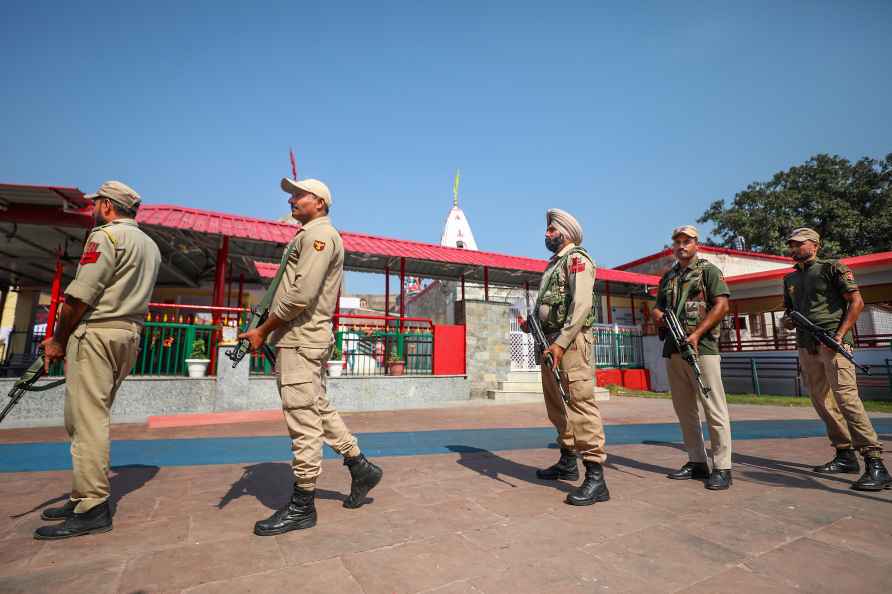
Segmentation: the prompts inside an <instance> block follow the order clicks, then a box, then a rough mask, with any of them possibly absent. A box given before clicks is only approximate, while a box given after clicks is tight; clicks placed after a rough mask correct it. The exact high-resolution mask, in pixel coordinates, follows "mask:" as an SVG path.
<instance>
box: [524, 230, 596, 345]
mask: <svg viewBox="0 0 892 594" xmlns="http://www.w3.org/2000/svg"><path fill="white" fill-rule="evenodd" d="M574 247H576V244H574V243H571V244H569V245H567V246H566V247H564V248H563V249H562V250H560V251H559V252H558V253H556V254H555V255H554V256H553V257H552V258H551V260H549V262H548V267H547V268H546V269H545V272H544V273H543V274H542V281H541V282H540V283H539V290H540V291H541V290H542V289H543V288H544V287H545V286H546V285H548V284H549V283H547V282H546V280H547V279H548V278H549V276H550V275H552V274H559V275H560V279H561V282H560V283H559V284H560V285H562V286H566V287H568V291H569V292H570V295H571V299H572V301H571V302H570V306H569V308H568V309H567V320H566V321H565V322H564V326H563V328H561V332H560V334H559V335H558V337H557V339H555V341H554V342H555V343H556V344H559V345H560V346H561V347H563V348H565V349H566V348H568V347H569V346H570V345H571V344H572V343H573V339H575V338H576V335H577V334H579V332H580V331H581V330H582V329H583V328H584V327H585V319H586V318H587V317H588V316H589V314H590V313H591V311H592V292H593V291H594V288H595V265H594V262H590V261H589V259H588V258H586V257H585V256H583V255H582V254H576V255H573V256H571V257H570V258H568V259H567V261H566V264H565V265H564V266H558V263H559V262H560V260H561V258H562V257H563V256H564V255H565V254H566V253H567V252H569V251H570V250H572V249H573V248H574ZM536 301H537V302H538V301H539V298H537V299H536ZM548 307H549V306H548V305H542V306H540V307H539V319H540V320H541V321H545V320H546V319H547V318H548Z"/></svg>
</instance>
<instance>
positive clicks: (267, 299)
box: [226, 242, 294, 367]
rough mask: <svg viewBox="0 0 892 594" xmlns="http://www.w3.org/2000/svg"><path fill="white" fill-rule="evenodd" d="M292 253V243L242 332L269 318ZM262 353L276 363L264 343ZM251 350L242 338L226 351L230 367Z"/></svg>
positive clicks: (274, 354)
mask: <svg viewBox="0 0 892 594" xmlns="http://www.w3.org/2000/svg"><path fill="white" fill-rule="evenodd" d="M293 251H294V242H291V243H289V244H288V247H286V248H285V252H284V253H283V254H282V260H281V262H279V269H278V270H276V276H274V277H273V280H272V282H271V283H270V284H269V287H268V288H267V289H266V293H264V294H263V299H261V300H260V303H259V304H257V307H252V308H251V317H250V318H249V319H248V322H247V323H246V324H245V327H244V328H242V332H248V331H249V330H254V329H255V328H257V326H259V325H261V324H262V323H263V322H265V321H266V318H267V316H269V308H270V306H271V305H272V304H273V297H275V295H276V290H277V289H278V288H279V283H281V282H282V276H283V275H284V274H285V264H286V263H287V262H288V258H289V257H290V256H291V254H292V252H293ZM261 348H262V349H263V353H264V354H265V355H266V358H267V359H269V360H270V362H272V363H274V362H275V361H276V353H275V351H273V349H272V347H270V346H269V345H268V344H266V343H264V344H263V347H261ZM250 350H251V343H249V342H248V341H247V340H245V339H244V338H242V339H241V340H239V343H238V346H237V347H236V348H234V349H229V350H228V351H226V356H227V357H229V358H230V359H231V360H232V366H233V367H235V366H236V365H238V364H239V363H241V361H242V359H244V358H245V355H247V354H248V351H250Z"/></svg>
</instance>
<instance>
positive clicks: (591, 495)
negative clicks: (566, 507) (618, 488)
mask: <svg viewBox="0 0 892 594" xmlns="http://www.w3.org/2000/svg"><path fill="white" fill-rule="evenodd" d="M583 464H585V480H583V481H582V484H581V485H579V486H578V487H576V488H575V489H573V490H572V491H570V493H569V494H567V499H565V502H566V503H569V504H570V505H592V504H593V503H597V502H598V501H607V500H609V499H610V491H608V490H607V483H606V482H605V481H604V468H603V467H602V466H601V464H600V463H599V462H589V461H588V460H583Z"/></svg>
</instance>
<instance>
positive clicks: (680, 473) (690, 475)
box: [666, 462, 709, 481]
mask: <svg viewBox="0 0 892 594" xmlns="http://www.w3.org/2000/svg"><path fill="white" fill-rule="evenodd" d="M666 476H667V477H669V478H671V479H675V480H677V481H683V480H687V479H708V478H709V465H708V464H707V463H706V462H688V463H687V464H685V465H684V466H682V467H681V468H679V469H678V470H676V471H675V472H670V473H669V474H667V475H666Z"/></svg>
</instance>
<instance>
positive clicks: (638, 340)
mask: <svg viewBox="0 0 892 594" xmlns="http://www.w3.org/2000/svg"><path fill="white" fill-rule="evenodd" d="M592 333H593V334H594V337H595V364H596V365H597V367H599V368H601V369H603V368H609V367H613V368H641V367H644V343H643V338H642V336H641V330H640V329H639V328H637V327H630V326H617V325H608V324H603V325H602V324H596V325H595V326H594V327H593V328H592Z"/></svg>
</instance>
